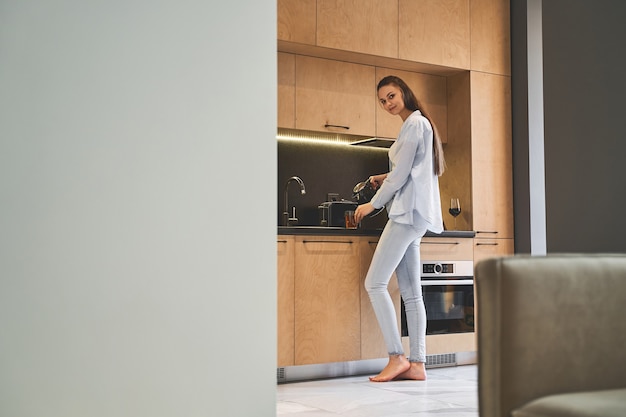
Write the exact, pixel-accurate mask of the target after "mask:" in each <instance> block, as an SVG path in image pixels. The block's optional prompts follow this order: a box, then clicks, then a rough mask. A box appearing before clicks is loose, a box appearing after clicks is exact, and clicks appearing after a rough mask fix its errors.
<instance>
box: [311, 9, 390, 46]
mask: <svg viewBox="0 0 626 417" xmlns="http://www.w3.org/2000/svg"><path fill="white" fill-rule="evenodd" d="M317 45H318V46H324V47H327V48H333V49H341V50H346V51H354V52H361V53H366V54H371V55H378V56H387V57H393V58H397V57H398V1H397V0H393V1H392V0H318V1H317Z"/></svg>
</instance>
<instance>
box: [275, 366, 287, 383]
mask: <svg viewBox="0 0 626 417" xmlns="http://www.w3.org/2000/svg"><path fill="white" fill-rule="evenodd" d="M276 378H277V379H278V382H285V381H286V380H287V376H286V375H285V368H278V369H277V370H276Z"/></svg>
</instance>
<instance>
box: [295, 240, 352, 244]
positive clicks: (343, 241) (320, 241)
mask: <svg viewBox="0 0 626 417" xmlns="http://www.w3.org/2000/svg"><path fill="white" fill-rule="evenodd" d="M302 243H348V244H350V245H351V244H352V241H351V240H303V241H302Z"/></svg>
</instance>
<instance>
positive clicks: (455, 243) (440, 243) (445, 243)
mask: <svg viewBox="0 0 626 417" xmlns="http://www.w3.org/2000/svg"><path fill="white" fill-rule="evenodd" d="M422 244H424V245H458V244H459V242H422Z"/></svg>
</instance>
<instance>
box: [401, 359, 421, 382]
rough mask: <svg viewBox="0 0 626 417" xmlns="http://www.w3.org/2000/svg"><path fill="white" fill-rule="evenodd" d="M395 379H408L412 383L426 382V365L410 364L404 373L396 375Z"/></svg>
mask: <svg viewBox="0 0 626 417" xmlns="http://www.w3.org/2000/svg"><path fill="white" fill-rule="evenodd" d="M396 379H410V380H413V381H425V380H426V365H425V364H424V362H411V366H410V367H409V369H407V370H406V371H404V372H402V373H401V374H398V376H397V377H396Z"/></svg>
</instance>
